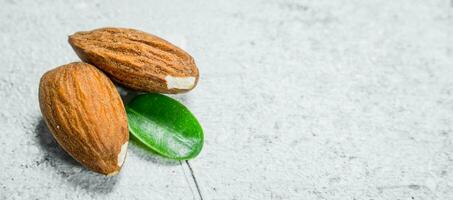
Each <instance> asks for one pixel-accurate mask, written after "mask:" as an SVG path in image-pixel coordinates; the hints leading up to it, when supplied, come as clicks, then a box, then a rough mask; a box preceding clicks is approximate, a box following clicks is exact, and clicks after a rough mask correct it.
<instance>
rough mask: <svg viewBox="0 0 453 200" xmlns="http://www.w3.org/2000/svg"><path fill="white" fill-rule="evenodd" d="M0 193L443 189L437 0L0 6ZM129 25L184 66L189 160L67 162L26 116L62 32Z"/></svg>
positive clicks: (441, 21)
mask: <svg viewBox="0 0 453 200" xmlns="http://www.w3.org/2000/svg"><path fill="white" fill-rule="evenodd" d="M0 5H1V6H0V63H1V64H0V98H1V100H2V101H1V104H0V145H1V148H0V153H1V156H0V167H1V171H0V199H79V200H82V199H83V200H86V199H109V200H110V199H199V198H200V195H199V194H198V190H197V187H196V185H195V184H194V180H193V178H192V172H193V174H194V176H195V177H196V180H197V183H198V186H199V187H198V188H199V190H200V192H201V196H202V197H203V199H319V200H321V199H351V200H352V199H357V200H359V199H373V200H378V199H441V200H446V199H453V2H451V1H449V0H431V1H426V0H395V1H378V0H345V1H330V0H321V1H306V0H301V1H283V0H282V1H265V0H250V1H240V0H231V1H200V0H197V1H183V0H178V1H146V0H137V1H130V2H127V1H104V0H94V1H88V0H68V1H44V0H36V1H31V0H29V1H26V0H23V1H19V0H0ZM103 26H122V27H133V28H137V29H141V30H143V31H147V32H151V33H154V34H156V35H158V36H161V37H163V38H166V39H168V40H169V41H171V42H174V43H175V44H178V45H180V46H181V47H183V48H184V49H186V50H187V51H188V52H190V53H191V54H192V55H193V57H194V58H195V60H196V62H197V65H198V67H199V69H200V74H201V77H200V81H199V85H198V86H197V88H196V89H195V90H194V91H193V92H190V93H187V94H185V95H177V96H176V98H178V99H180V100H181V101H182V102H184V103H185V104H186V105H187V106H188V107H189V108H190V109H191V110H192V111H193V112H194V114H195V115H196V116H197V117H198V118H199V120H200V122H201V123H202V125H203V127H204V131H205V146H204V149H203V151H202V153H201V154H200V155H199V156H198V157H197V158H196V159H194V160H191V161H190V162H189V163H190V166H189V165H187V163H185V162H183V163H182V164H181V163H179V162H176V163H175V162H171V161H168V160H164V159H161V158H160V157H158V156H156V155H153V154H150V153H148V152H146V151H144V150H142V149H141V148H140V147H139V146H138V144H137V143H134V142H131V143H130V145H129V148H128V156H127V159H126V162H125V164H124V166H123V170H122V171H121V173H120V174H119V175H118V176H117V177H113V178H105V177H103V176H99V175H96V174H94V173H92V172H90V171H87V170H85V169H83V168H82V167H80V165H78V164H77V163H76V162H75V161H74V160H72V159H71V158H70V157H69V156H68V155H67V154H65V153H64V152H63V151H62V150H61V149H60V148H59V147H58V146H57V145H56V143H55V141H54V140H53V139H52V137H51V136H50V135H49V133H48V130H47V129H46V128H45V125H44V124H43V122H42V120H41V114H40V112H39V107H38V99H37V90H38V83H39V78H40V76H41V75H42V74H43V73H44V72H45V71H47V70H49V69H52V68H53V67H56V66H59V65H62V64H66V63H68V62H72V61H77V60H78V58H77V56H76V55H75V54H74V53H73V51H72V49H71V48H70V46H69V45H68V44H67V42H66V40H67V36H68V35H69V34H72V33H73V32H75V31H80V30H89V29H94V28H98V27H103Z"/></svg>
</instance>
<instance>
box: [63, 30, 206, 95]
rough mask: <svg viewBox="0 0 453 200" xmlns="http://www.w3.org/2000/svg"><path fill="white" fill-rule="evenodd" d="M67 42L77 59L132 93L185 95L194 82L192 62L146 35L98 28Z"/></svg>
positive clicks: (139, 32) (197, 76) (195, 68)
mask: <svg viewBox="0 0 453 200" xmlns="http://www.w3.org/2000/svg"><path fill="white" fill-rule="evenodd" d="M68 41H69V43H70V44H71V46H72V48H73V49H74V50H75V52H76V53H77V55H78V56H79V57H80V59H82V60H83V61H85V62H87V63H91V64H93V65H94V66H96V67H98V68H99V69H101V70H102V71H104V72H105V73H107V74H108V75H109V76H110V77H111V78H112V79H113V80H115V81H117V82H119V83H120V84H123V85H125V86H127V87H129V88H132V89H135V90H140V91H148V92H159V93H173V94H174V93H182V92H187V91H189V90H191V89H193V88H194V87H195V86H196V84H197V83H198V78H199V73H198V68H197V66H196V65H195V61H194V59H193V58H192V57H191V56H190V55H189V54H188V53H186V52H185V51H184V50H182V49H180V48H178V47H176V46H175V45H173V44H171V43H169V42H167V41H165V40H163V39H162V38H159V37H157V36H154V35H151V34H149V33H145V32H142V31H139V30H134V29H126V28H100V29H95V30H93V31H87V32H77V33H75V34H73V35H71V36H69V39H68Z"/></svg>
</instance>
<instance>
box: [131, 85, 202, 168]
mask: <svg viewBox="0 0 453 200" xmlns="http://www.w3.org/2000/svg"><path fill="white" fill-rule="evenodd" d="M126 112H127V117H128V122H129V131H130V132H131V133H132V135H133V136H135V138H137V139H138V140H139V141H140V142H142V143H143V144H144V145H145V146H147V147H149V148H150V149H152V150H153V151H155V152H157V153H159V154H160V155H162V156H164V157H167V158H171V159H176V160H188V159H191V158H194V157H195V156H197V155H198V154H199V153H200V151H201V148H202V147H203V130H202V128H201V126H200V123H198V120H197V119H196V118H195V116H193V114H192V113H191V112H190V111H189V110H188V109H187V108H186V107H185V106H184V105H182V104H181V103H179V102H178V101H176V100H174V99H172V98H170V97H167V96H165V95H161V94H143V95H139V96H137V97H135V98H134V99H133V100H132V101H131V102H130V103H128V104H127V106H126Z"/></svg>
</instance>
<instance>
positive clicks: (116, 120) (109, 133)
mask: <svg viewBox="0 0 453 200" xmlns="http://www.w3.org/2000/svg"><path fill="white" fill-rule="evenodd" d="M39 104H40V108H41V112H42V115H43V118H44V121H45V122H46V124H47V126H48V127H49V130H50V132H51V133H52V135H53V136H54V138H55V139H56V141H57V142H58V144H60V146H61V147H62V148H63V149H64V150H65V151H66V152H68V153H69V154H70V155H71V156H72V157H73V158H74V159H75V160H77V161H78V162H80V163H81V164H82V165H83V166H85V167H87V168H89V169H91V170H93V171H95V172H98V173H101V174H105V175H115V174H117V173H118V172H119V171H120V169H121V166H122V165H123V162H124V159H125V157H126V152H127V144H128V143H127V142H128V140H129V132H128V128H127V118H126V112H125V109H124V106H123V103H122V101H121V98H120V96H119V94H118V92H117V90H116V88H115V86H114V85H113V83H112V82H111V81H110V79H109V78H108V77H107V76H106V75H105V74H104V73H102V72H101V71H100V70H98V69H97V68H96V67H94V66H92V65H90V64H87V63H81V62H76V63H70V64H67V65H63V66H61V67H58V68H55V69H53V70H50V71H48V72H46V73H45V74H44V75H43V76H42V78H41V82H40V85H39Z"/></svg>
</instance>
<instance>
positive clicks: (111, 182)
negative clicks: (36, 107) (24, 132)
mask: <svg viewBox="0 0 453 200" xmlns="http://www.w3.org/2000/svg"><path fill="white" fill-rule="evenodd" d="M34 133H35V136H36V137H37V140H38V144H39V146H40V148H41V150H42V152H43V153H44V156H43V157H42V158H41V160H39V161H36V163H35V164H36V165H37V166H40V165H46V167H47V166H50V167H47V168H53V169H54V170H55V172H56V173H57V174H59V175H60V176H61V177H62V178H63V179H65V180H66V181H67V182H68V183H69V184H71V185H72V186H74V187H75V188H78V187H80V188H82V189H84V190H86V191H87V192H89V193H98V194H108V193H110V192H112V191H113V189H114V187H115V184H116V183H117V182H118V180H119V178H120V175H117V176H110V177H108V176H104V175H102V174H98V173H95V172H92V171H90V170H88V169H86V168H85V167H83V166H82V165H81V164H79V163H78V162H77V161H76V160H74V159H73V158H72V157H71V156H70V155H69V154H68V153H66V151H65V150H64V149H62V148H61V147H60V145H59V144H58V143H57V141H56V140H55V138H54V137H53V135H52V134H51V133H50V131H49V129H48V128H47V125H46V123H45V122H44V120H43V119H42V117H40V118H39V119H38V123H37V125H36V127H35V130H34Z"/></svg>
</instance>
